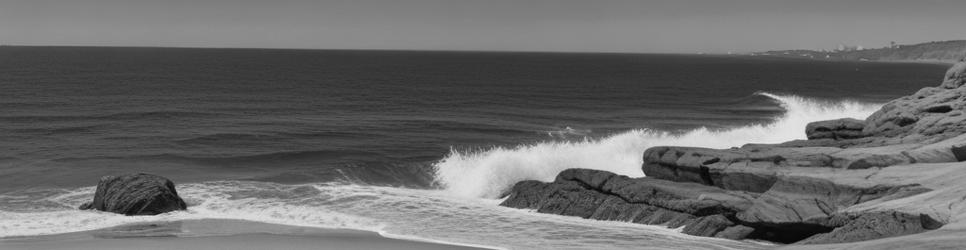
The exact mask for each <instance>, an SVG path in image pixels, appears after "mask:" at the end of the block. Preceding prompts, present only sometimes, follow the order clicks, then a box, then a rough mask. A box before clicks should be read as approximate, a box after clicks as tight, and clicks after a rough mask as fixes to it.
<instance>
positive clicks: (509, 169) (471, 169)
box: [435, 92, 881, 198]
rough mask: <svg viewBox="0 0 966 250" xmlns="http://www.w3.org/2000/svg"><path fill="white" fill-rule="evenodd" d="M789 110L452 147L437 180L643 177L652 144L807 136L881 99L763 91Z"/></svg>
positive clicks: (474, 186)
mask: <svg viewBox="0 0 966 250" xmlns="http://www.w3.org/2000/svg"><path fill="white" fill-rule="evenodd" d="M756 95H760V96H764V97H767V98H769V99H771V100H772V101H774V102H776V103H777V104H778V105H779V106H780V107H781V108H782V109H784V110H785V112H784V113H783V114H782V115H780V116H778V117H775V118H774V119H773V120H772V122H770V123H764V124H752V125H748V126H743V127H736V128H730V129H723V130H714V129H708V128H699V129H695V130H691V131H687V132H684V133H670V132H664V131H656V130H652V129H647V128H642V129H634V130H630V131H626V132H623V133H619V134H614V135H611V136H607V137H603V138H598V139H584V140H581V141H550V142H542V143H536V144H528V145H519V146H516V147H494V148H489V149H484V150H475V151H459V150H452V151H451V152H450V153H449V155H447V156H446V157H445V158H443V159H442V160H440V161H439V162H437V163H436V164H435V178H436V182H437V183H438V184H439V185H441V186H442V187H443V188H444V189H446V190H447V191H448V192H450V193H452V194H454V195H458V196H464V197H481V198H497V197H499V196H500V195H501V194H502V193H503V192H505V191H506V190H507V189H508V188H509V187H511V185H513V184H515V183H517V182H520V181H523V180H540V181H552V180H553V179H554V178H555V177H556V175H557V174H558V173H560V172H561V171H563V170H565V169H569V168H588V169H599V170H607V171H610V172H614V173H617V174H622V175H627V176H631V177H641V176H644V173H642V172H641V170H640V168H641V164H642V154H643V152H644V150H645V149H647V148H649V147H652V146H696V147H709V148H728V147H735V146H741V145H742V144H745V143H779V142H784V141H789V140H795V139H804V137H805V133H804V131H805V125H806V124H807V123H809V122H813V121H820V120H829V119H838V118H845V117H851V118H857V119H863V118H865V117H867V116H869V115H870V114H872V113H873V112H875V111H876V110H877V109H878V108H879V107H880V106H881V104H872V103H861V102H857V101H851V100H845V101H825V100H819V99H813V98H807V97H801V96H796V95H779V94H772V93H766V92H759V93H756Z"/></svg>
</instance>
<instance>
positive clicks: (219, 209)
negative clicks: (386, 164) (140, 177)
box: [0, 182, 384, 237]
mask: <svg viewBox="0 0 966 250" xmlns="http://www.w3.org/2000/svg"><path fill="white" fill-rule="evenodd" d="M178 188H179V191H180V192H179V193H180V194H181V196H182V197H183V198H184V199H185V200H186V201H187V202H188V203H189V205H190V206H189V208H188V210H187V211H178V212H171V213H165V214H161V215H157V216H124V215H119V214H115V213H108V212H99V211H84V210H77V209H73V208H74V207H77V206H78V205H80V204H81V203H83V202H84V201H87V200H90V199H91V197H92V196H93V191H94V190H93V187H86V188H80V189H76V190H70V191H67V193H65V194H59V195H53V196H50V197H38V199H40V200H48V201H51V202H54V203H59V204H61V205H63V208H64V209H57V210H51V211H42V212H33V211H3V210H0V237H10V236H32V235H50V234H60V233H69V232H78V231H86V230H94V229H100V228H107V227H113V226H120V225H125V224H131V223H149V222H165V221H179V220H195V219H238V220H248V221H257V222H264V223H272V224H283V225H292V226H306V227H319V228H333V229H355V230H364V231H372V232H378V231H380V230H382V228H383V227H384V225H383V224H381V223H380V222H378V221H376V220H372V219H368V218H363V217H360V216H354V215H349V214H345V213H340V212H336V211H332V210H331V209H327V208H326V207H325V206H320V205H319V203H325V202H326V201H329V200H332V199H338V198H339V197H334V196H332V195H331V194H328V195H323V194H320V193H319V191H318V189H317V188H316V187H314V186H309V185H302V186H277V185H265V184H259V183H241V182H209V183H197V184H186V185H180V186H179V187H178Z"/></svg>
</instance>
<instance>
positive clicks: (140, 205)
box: [80, 173, 187, 215]
mask: <svg viewBox="0 0 966 250" xmlns="http://www.w3.org/2000/svg"><path fill="white" fill-rule="evenodd" d="M80 209H84V210H86V209H97V210H101V211H106V212H112V213H119V214H124V215H156V214H161V213H167V212H171V211H177V210H185V209H187V205H186V204H185V202H184V200H182V199H181V197H179V196H178V192H177V191H175V188H174V183H173V182H171V180H168V179H167V178H164V177H161V176H157V175H152V174H144V173H140V174H129V175H120V176H104V177H101V180H100V182H98V183H97V191H96V192H95V193H94V200H93V201H92V202H89V203H85V204H84V205H81V206H80Z"/></svg>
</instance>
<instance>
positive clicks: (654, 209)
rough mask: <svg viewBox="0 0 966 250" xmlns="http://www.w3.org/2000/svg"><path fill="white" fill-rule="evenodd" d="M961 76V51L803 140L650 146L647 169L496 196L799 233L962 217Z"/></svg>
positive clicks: (964, 76) (592, 214) (836, 236)
mask: <svg viewBox="0 0 966 250" xmlns="http://www.w3.org/2000/svg"><path fill="white" fill-rule="evenodd" d="M963 83H966V62H960V63H958V64H956V65H955V66H954V67H953V68H951V69H950V70H949V72H948V73H947V74H946V77H945V78H944V82H943V84H942V85H941V86H940V87H929V88H923V89H922V90H919V91H918V92H917V93H915V94H913V95H910V96H906V97H902V98H899V99H896V100H893V101H891V102H889V103H887V104H886V105H884V106H883V107H882V109H880V110H879V111H877V112H875V113H874V114H872V115H871V116H869V117H868V118H867V119H866V120H857V119H838V120H831V121H820V122H814V123H811V124H808V126H807V128H806V131H805V132H806V136H807V138H808V139H809V140H799V141H791V142H786V143H781V144H774V145H762V144H748V145H745V146H742V147H740V148H731V149H708V148H693V147H653V148H649V149H647V150H646V151H645V152H644V156H643V165H642V171H643V172H644V174H645V175H646V176H647V177H644V178H628V177H625V176H618V175H615V174H612V173H607V172H602V171H595V170H584V169H573V170H567V171H564V172H562V173H560V175H559V176H558V177H557V179H556V180H555V181H554V182H551V183H542V182H537V181H525V182H521V183H518V184H517V185H516V186H514V187H513V188H512V189H511V191H510V192H509V197H508V198H507V200H505V201H504V203H503V204H502V205H504V206H509V207H517V208H528V209H536V210H537V211H538V212H543V213H553V214H561V215H572V216H580V217H583V218H589V219H600V220H620V221H628V222H634V223H642V224H659V225H666V226H668V227H675V228H676V227H682V226H683V231H682V232H684V233H687V234H691V235H699V236H715V237H722V238H729V239H744V238H752V239H762V240H769V241H775V242H782V243H798V244H826V243H846V242H856V241H865V240H873V239H880V238H886V237H897V236H903V235H911V234H917V233H924V232H929V231H930V230H936V231H943V225H945V224H949V223H954V224H957V223H961V224H963V225H964V226H966V211H964V210H966V203H964V202H963V201H964V200H966V199H964V198H963V197H966V185H962V184H960V183H959V182H960V180H961V179H956V178H952V177H951V176H958V177H962V178H966V164H964V163H959V162H961V161H964V160H966V121H964V120H963V119H966V116H964V115H963V113H964V112H966V87H962V85H963ZM937 197H941V198H937ZM964 241H966V240H964Z"/></svg>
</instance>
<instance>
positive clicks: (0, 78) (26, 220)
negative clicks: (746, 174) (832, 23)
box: [0, 47, 947, 249]
mask: <svg viewBox="0 0 966 250" xmlns="http://www.w3.org/2000/svg"><path fill="white" fill-rule="evenodd" d="M946 67H947V66H946V65H939V64H903V63H873V62H826V61H809V60H795V59H780V58H767V57H750V56H704V55H657V54H580V53H503V52H418V51H325V50H258V49H167V48H71V47H0V237H13V236H31V235H48V234H58V233H66V232H75V231H82V230H91V229H97V228H104V227H110V226H117V225H123V224H128V223H142V222H151V221H170V220H184V219H203V218H224V219H244V220H252V221H260V222H268V223H278V224H286V225H297V226H310V227H324V228H351V229H362V230H371V231H376V232H380V233H382V234H383V235H385V236H389V237H396V238H408V239H425V240H433V241H443V242H455V243H466V244H479V245H488V246H495V247H501V248H509V249H624V248H635V249H647V248H653V249H745V248H768V247H770V246H771V245H769V244H768V243H761V242H748V241H743V242H741V241H729V240H722V239H712V238H700V237H692V236H687V235H684V234H680V233H678V231H677V230H676V229H667V228H663V227H660V226H645V225H636V224H630V223H623V222H605V221H591V220H584V219H579V218H572V217H563V216H555V215H545V214H538V213H535V212H533V211H527V210H519V209H510V208H504V207H499V206H498V204H499V203H500V195H501V194H502V193H503V192H505V191H506V190H507V189H508V188H509V187H510V186H511V185H513V184H514V183H516V182H518V181H521V180H543V181H550V180H552V179H553V178H554V177H555V175H556V174H557V173H559V172H560V171H562V170H564V169H567V168H593V169H603V170H608V171H612V172H616V173H620V174H625V175H629V176H635V177H639V176H643V173H641V171H640V165H641V154H642V152H643V151H644V150H645V149H646V148H648V147H651V146H657V145H687V146H702V147H713V148H728V147H733V146H740V145H742V144H744V143H775V142H782V141H787V140H792V139H802V138H804V132H803V131H804V126H805V124H806V123H807V122H809V121H816V120H823V119H833V118H841V117H855V118H864V117H865V116H867V115H869V114H871V113H872V112H873V111H875V110H876V109H877V108H878V107H880V106H881V105H882V104H883V103H885V102H887V101H888V100H890V99H893V98H896V97H899V96H903V95H908V94H911V93H913V92H915V91H916V90H918V89H919V88H922V87H925V86H935V85H938V84H939V82H940V81H941V79H940V78H941V76H942V75H943V72H944V70H945V69H946ZM134 172H148V173H155V174H159V175H163V176H166V177H168V178H170V179H172V180H174V181H175V182H176V183H177V184H178V186H177V187H178V191H179V193H180V194H181V195H182V196H183V197H184V198H185V199H186V201H187V202H188V204H189V208H188V211H185V212H174V213H169V214H165V215H160V216H148V217H125V216H120V215H114V214H109V213H101V212H93V211H79V210H76V209H75V208H76V207H77V206H78V205H80V204H81V203H83V202H85V201H87V200H90V199H91V198H92V196H93V186H94V185H96V183H97V181H98V179H99V178H100V177H101V176H103V175H112V174H122V173H134Z"/></svg>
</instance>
